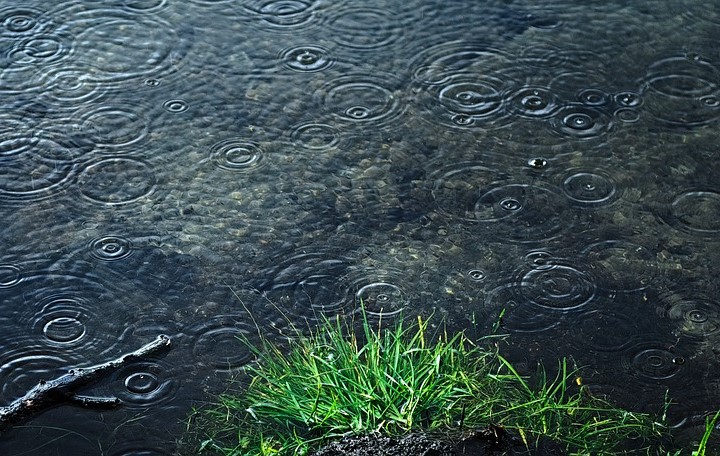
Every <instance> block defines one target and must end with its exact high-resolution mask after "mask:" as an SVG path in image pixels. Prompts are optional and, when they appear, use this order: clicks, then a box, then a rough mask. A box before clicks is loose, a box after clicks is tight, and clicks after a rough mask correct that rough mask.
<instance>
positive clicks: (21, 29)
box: [0, 7, 44, 37]
mask: <svg viewBox="0 0 720 456" xmlns="http://www.w3.org/2000/svg"><path fill="white" fill-rule="evenodd" d="M43 14H44V13H43V11H40V10H37V9H34V8H28V7H9V8H3V9H2V10H0V24H2V35H4V36H9V37H16V36H18V35H23V34H28V33H35V32H37V29H38V28H40V27H41V22H40V21H39V19H40V18H41V17H42V16H43Z"/></svg>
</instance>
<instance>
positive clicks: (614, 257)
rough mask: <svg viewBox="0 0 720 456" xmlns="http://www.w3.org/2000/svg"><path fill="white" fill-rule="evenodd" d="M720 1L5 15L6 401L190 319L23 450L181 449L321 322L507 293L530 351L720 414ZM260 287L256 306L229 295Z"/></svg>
mask: <svg viewBox="0 0 720 456" xmlns="http://www.w3.org/2000/svg"><path fill="white" fill-rule="evenodd" d="M719 38H720V7H718V6H717V5H716V4H714V3H713V2H709V3H708V2H699V1H692V2H687V1H679V0H678V1H674V0H673V1H663V2H657V1H634V2H607V1H586V2H575V1H569V0H564V1H562V0H558V1H551V0H545V1H532V2H531V1H509V2H507V1H487V2H486V1H483V2H475V1H467V2H459V1H458V2H452V1H451V2H447V1H421V0H417V1H407V2H389V1H388V2H383V1H371V2H368V1H351V0H348V1H325V2H323V1H312V0H248V1H229V0H226V1H223V0H188V1H182V2H181V1H177V2H176V1H171V0H115V1H112V0H105V1H99V0H92V1H91V0H86V1H68V2H47V1H26V2H22V4H21V5H20V2H10V1H5V2H0V70H1V71H0V105H1V106H2V108H3V109H2V111H0V112H1V114H0V115H1V119H2V121H1V122H0V216H1V217H2V220H3V221H4V223H3V225H2V226H3V228H2V230H1V231H0V236H2V238H1V239H0V306H1V307H0V385H2V390H1V392H0V398H1V401H2V402H3V403H9V402H10V401H12V400H13V399H14V398H16V397H19V396H21V395H22V394H23V392H25V391H26V390H27V389H29V388H30V387H32V386H33V385H34V384H35V383H36V382H38V381H39V380H40V379H43V378H51V377H54V376H58V375H60V374H62V373H63V372H65V370H66V369H68V368H71V367H76V366H88V365H92V364H95V363H99V362H102V361H106V360H109V359H112V358H114V357H116V356H119V355H120V354H122V353H125V352H128V351H131V350H134V349H136V348H138V347H139V346H141V345H142V344H144V343H147V342H149V341H151V340H153V339H154V338H155V337H156V336H157V335H158V334H161V333H164V334H168V335H170V336H171V337H172V338H173V341H174V348H173V349H172V351H171V352H170V353H169V354H168V355H167V356H164V357H161V358H158V359H154V360H147V361H142V362H138V363H134V364H131V365H128V366H127V367H126V368H123V369H121V370H119V371H117V372H116V373H115V374H114V375H112V376H111V377H110V378H107V379H104V380H103V381H102V382H100V383H99V384H97V385H95V386H94V387H92V388H89V389H88V390H87V391H83V392H84V393H86V394H95V395H102V396H116V397H119V398H120V399H122V400H123V401H124V402H125V406H124V407H122V408H121V409H119V410H114V411H109V412H97V411H91V410H83V409H78V408H74V407H72V406H61V407H58V408H54V409H52V410H49V411H47V412H45V413H43V414H42V415H40V416H38V417H37V418H35V419H33V420H31V421H29V422H27V423H26V424H25V425H24V426H22V427H18V428H15V429H13V430H11V431H9V432H7V433H5V434H4V435H3V436H2V437H0V448H2V454H5V455H22V454H33V455H38V454H41V455H58V454H60V455H70V454H73V455H78V454H87V455H101V454H102V455H113V456H116V455H155V454H173V453H174V452H175V451H176V450H175V443H174V441H175V440H176V439H177V438H178V437H179V436H180V435H181V434H182V432H183V430H184V424H183V420H184V419H185V418H186V416H187V415H188V413H189V412H190V411H191V409H192V407H193V406H198V405H202V404H203V403H204V402H205V401H207V400H208V399H209V398H211V397H212V395H213V394H217V393H219V392H222V391H223V390H224V389H225V387H226V383H227V380H228V379H229V378H231V377H232V376H233V375H235V374H237V373H238V371H239V370H240V368H242V366H243V365H245V364H246V363H247V362H248V361H249V360H250V359H251V357H250V354H249V353H248V350H247V349H246V348H245V347H244V346H243V345H242V344H240V343H239V342H238V341H237V338H236V336H237V335H239V334H245V335H248V336H250V337H252V336H253V335H254V334H255V333H256V331H255V327H254V323H253V320H252V318H250V314H252V316H253V317H254V318H255V320H256V321H257V322H258V323H259V325H260V326H261V327H262V330H263V332H265V333H266V334H268V335H272V334H278V333H283V332H285V333H286V330H288V329H289V328H288V327H289V323H288V322H287V320H286V318H285V317H284V316H289V318H290V319H291V320H292V322H294V323H300V322H303V321H305V320H309V321H311V322H313V321H317V318H318V317H319V316H320V315H323V314H324V315H336V314H341V315H348V316H351V315H353V314H354V313H355V312H356V311H357V309H358V307H359V302H360V300H363V301H364V302H365V305H366V306H367V308H368V310H369V311H370V312H371V314H372V315H376V316H377V315H384V318H391V317H393V316H394V317H397V315H399V313H400V311H402V310H404V311H405V315H408V316H413V315H416V314H418V313H423V314H428V313H431V312H434V313H435V314H436V315H438V316H443V317H445V318H447V319H448V321H450V322H451V324H452V325H454V326H455V327H457V328H469V329H471V330H472V331H476V332H477V333H478V334H482V333H483V332H484V331H486V330H487V329H488V328H490V327H491V326H492V324H493V323H494V322H495V321H496V319H497V317H498V315H499V314H500V312H501V311H502V310H503V309H505V310H506V314H505V317H504V319H503V326H504V329H505V331H507V332H508V333H509V334H510V339H509V340H510V344H509V345H508V347H507V348H506V352H507V354H508V357H510V358H511V359H512V360H513V361H514V362H515V363H517V365H518V366H519V367H520V368H521V369H527V371H528V372H529V371H533V370H534V366H535V363H536V362H537V361H539V360H545V362H546V363H548V364H552V363H554V362H555V360H556V359H558V358H559V357H563V356H571V357H572V358H573V359H574V360H575V361H576V362H577V363H578V364H579V365H582V366H587V369H586V370H585V372H584V379H585V383H586V384H588V385H590V387H591V388H593V389H594V390H595V391H597V392H599V393H603V394H606V395H607V396H608V397H609V398H610V399H612V400H614V401H616V402H617V403H619V404H621V405H623V406H626V407H629V408H632V409H635V410H644V411H657V410H659V407H660V405H661V404H662V400H663V396H664V393H665V391H666V390H667V389H669V391H670V396H671V397H672V398H673V399H674V400H675V402H677V405H675V406H673V407H672V408H671V410H670V421H671V423H672V424H673V425H674V426H675V433H676V435H677V436H678V437H679V438H680V439H681V440H682V439H692V438H697V436H698V435H699V433H700V432H701V427H702V423H703V419H704V418H703V417H704V416H705V415H706V414H707V413H709V412H712V411H714V410H716V409H718V408H719V407H720V380H718V376H717V372H719V371H720V361H719V360H718V353H720V300H719V298H718V286H719V285H720V282H719V281H718V279H717V274H716V272H714V271H715V266H716V265H717V264H718V263H720V253H719V252H720V248H719V247H720V243H719V242H718V240H719V239H718V238H719V235H720V181H719V180H718V177H719V176H720V171H718V169H719V168H718V166H717V163H718V157H719V156H720V155H719V153H718V133H717V132H718V118H719V116H720V87H719V84H720V51H719V48H718V46H717V42H718V39H719ZM231 288H232V290H234V293H233V291H231Z"/></svg>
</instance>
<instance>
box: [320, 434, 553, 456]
mask: <svg viewBox="0 0 720 456" xmlns="http://www.w3.org/2000/svg"><path fill="white" fill-rule="evenodd" d="M461 455H469V456H500V455H508V456H510V455H513V456H514V455H517V456H519V455H524V456H530V455H537V456H565V455H566V452H565V451H564V450H563V449H562V447H561V446H560V445H559V444H558V443H556V442H553V441H551V440H541V441H540V442H539V443H538V444H537V446H531V447H530V448H528V447H526V446H525V444H524V443H523V442H522V441H521V440H520V438H519V437H518V436H515V435H513V434H511V433H510V432H508V431H506V430H504V429H502V428H498V427H490V428H487V429H478V430H476V431H475V432H473V433H471V434H469V435H467V436H466V437H464V438H462V439H455V440H452V439H448V438H438V437H432V436H429V435H427V434H421V433H416V434H409V435H406V436H403V437H395V438H394V437H386V436H382V435H362V436H353V437H346V438H344V439H343V440H340V441H338V442H333V443H330V444H328V445H326V446H325V447H323V448H321V449H320V450H319V451H317V452H316V453H315V454H314V455H313V456H461Z"/></svg>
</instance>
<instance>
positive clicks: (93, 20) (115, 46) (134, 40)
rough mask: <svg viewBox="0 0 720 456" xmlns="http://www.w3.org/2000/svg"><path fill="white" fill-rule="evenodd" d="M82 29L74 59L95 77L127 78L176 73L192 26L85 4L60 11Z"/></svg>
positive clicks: (71, 23) (188, 45) (107, 78)
mask: <svg viewBox="0 0 720 456" xmlns="http://www.w3.org/2000/svg"><path fill="white" fill-rule="evenodd" d="M57 14H62V15H63V16H64V17H67V21H68V23H69V24H70V25H71V26H72V27H74V28H75V29H76V30H78V31H79V32H78V34H77V36H76V37H75V39H74V42H73V44H72V51H73V61H74V63H75V64H76V65H78V66H82V67H85V68H86V69H87V73H88V74H89V75H92V79H93V80H97V81H101V82H117V81H127V80H131V79H138V78H139V79H142V78H147V77H151V76H152V77H158V75H165V74H169V73H172V72H174V71H176V70H177V69H178V67H179V63H180V61H181V60H182V59H183V58H184V57H185V56H186V54H187V52H188V49H189V47H190V37H191V36H192V30H189V29H176V28H175V26H174V25H173V24H171V23H170V22H168V21H166V20H164V19H163V18H162V17H160V16H159V15H157V14H137V13H135V12H132V13H129V12H123V11H121V10H117V9H93V8H87V7H86V6H85V5H83V4H76V5H71V6H69V7H66V8H64V9H62V10H61V11H57Z"/></svg>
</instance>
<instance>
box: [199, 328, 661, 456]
mask: <svg viewBox="0 0 720 456" xmlns="http://www.w3.org/2000/svg"><path fill="white" fill-rule="evenodd" d="M359 327H360V329H359V330H354V329H353V327H351V326H349V325H346V324H344V323H342V321H341V320H340V319H339V318H338V319H335V320H332V321H326V322H325V324H323V325H322V326H321V327H320V328H319V329H318V330H316V331H315V332H313V333H312V334H310V335H309V336H301V337H298V338H297V339H295V340H293V341H291V342H290V345H289V347H284V348H281V347H279V346H278V345H276V344H273V343H271V342H269V341H267V340H265V341H264V342H263V343H262V344H260V345H259V346H252V345H251V348H252V349H253V350H254V352H255V354H256V356H257V363H255V364H254V365H252V366H251V367H249V368H248V373H249V374H250V376H251V378H252V380H251V382H250V384H249V385H248V387H247V388H246V389H245V390H244V391H239V392H237V393H230V394H224V395H221V396H220V398H219V402H218V404H217V405H216V406H215V407H213V408H211V409H209V410H206V411H205V413H204V415H203V416H204V417H205V418H206V420H207V421H206V423H205V426H206V427H205V432H206V433H207V434H206V438H204V439H203V440H202V442H201V444H200V448H201V450H203V451H208V452H216V453H219V454H224V455H233V456H239V455H296V454H307V453H309V452H311V451H312V450H313V449H315V448H317V447H319V446H321V445H322V444H324V443H327V442H328V441H330V440H333V439H336V438H339V437H341V436H345V435H348V434H367V433H371V432H379V433H382V434H386V435H401V434H406V433H408V432H411V431H415V430H424V431H436V432H442V433H443V434H444V435H456V436H457V435H461V434H462V433H463V431H465V430H467V429H471V428H474V427H486V426H489V425H491V424H492V425H496V426H503V427H506V428H510V429H515V430H516V431H517V432H518V433H519V434H520V435H521V436H522V438H523V439H525V441H526V443H527V444H528V445H531V444H532V443H533V441H534V440H535V439H538V438H540V437H542V436H547V437H549V438H552V439H554V440H556V441H558V442H560V443H561V444H563V445H564V446H565V447H566V448H567V449H568V450H569V451H570V452H572V453H576V454H612V451H613V449H614V448H616V447H617V446H618V445H620V444H621V443H622V441H623V440H624V439H626V438H629V437H649V436H651V435H654V434H657V432H658V427H659V425H658V424H657V423H655V422H654V421H653V420H652V419H651V417H650V416H648V415H644V414H634V413H630V412H627V411H624V410H621V409H618V408H615V407H613V406H611V405H610V404H609V403H607V402H604V401H601V400H599V399H596V398H594V397H592V396H591V395H589V394H588V393H587V392H586V391H585V390H584V389H583V388H581V387H577V385H575V386H576V388H575V389H576V391H575V392H573V393H571V392H570V387H571V382H572V381H573V379H574V378H575V374H574V373H573V372H569V371H568V369H567V363H566V362H564V361H563V362H562V363H561V369H560V372H559V373H558V375H557V376H556V377H555V378H554V379H549V378H547V377H546V375H545V374H544V372H542V374H541V375H540V377H539V386H538V387H537V388H533V387H531V386H530V384H529V383H528V380H527V379H526V378H525V377H523V376H521V375H520V374H519V373H518V372H517V371H516V370H515V368H514V367H513V366H512V365H511V364H510V363H509V362H508V361H507V360H505V359H504V358H503V357H502V356H500V355H499V353H498V352H497V348H496V344H492V343H488V344H486V345H487V347H481V346H480V345H477V344H475V343H473V342H472V341H471V340H469V339H468V338H467V337H466V336H465V335H464V334H463V333H458V334H455V335H452V336H450V335H448V334H446V333H445V332H443V331H440V332H437V333H435V334H431V331H430V326H429V325H428V321H427V320H423V319H421V318H418V319H417V321H416V322H413V323H411V324H405V323H403V322H402V321H401V322H399V323H397V324H395V325H394V326H392V327H387V328H383V327H382V326H381V325H378V327H373V326H372V325H371V323H369V322H368V320H367V319H365V318H363V319H362V321H361V322H360V325H359ZM493 337H495V336H490V337H489V339H488V340H485V341H482V342H483V343H484V342H489V341H492V338H493ZM208 424H209V427H208Z"/></svg>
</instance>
